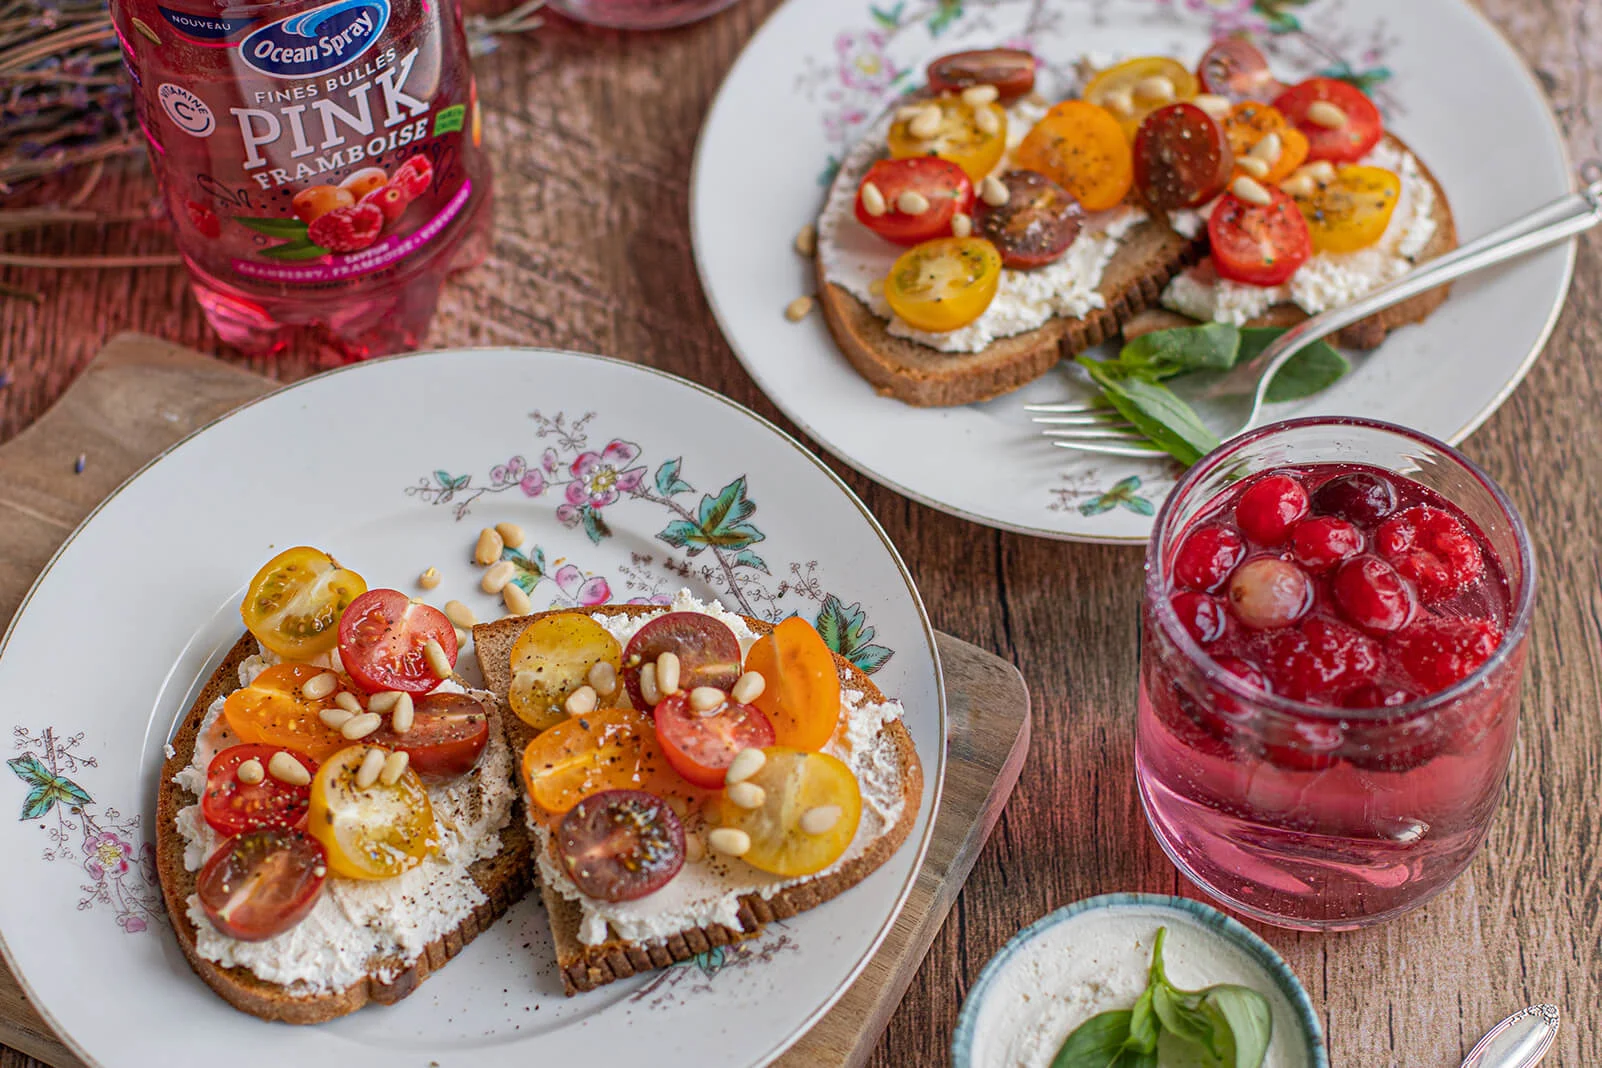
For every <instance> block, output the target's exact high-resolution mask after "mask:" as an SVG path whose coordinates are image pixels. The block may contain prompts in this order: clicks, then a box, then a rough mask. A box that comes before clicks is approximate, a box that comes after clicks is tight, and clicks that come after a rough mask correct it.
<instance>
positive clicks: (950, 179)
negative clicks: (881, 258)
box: [857, 156, 973, 245]
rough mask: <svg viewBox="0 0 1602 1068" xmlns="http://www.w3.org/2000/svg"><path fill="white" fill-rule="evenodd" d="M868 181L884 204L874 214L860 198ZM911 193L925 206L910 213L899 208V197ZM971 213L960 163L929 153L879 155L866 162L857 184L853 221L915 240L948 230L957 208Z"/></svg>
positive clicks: (893, 237)
mask: <svg viewBox="0 0 1602 1068" xmlns="http://www.w3.org/2000/svg"><path fill="white" fill-rule="evenodd" d="M869 182H872V183H873V185H874V186H875V187H876V188H877V189H878V190H879V193H880V195H881V196H883V197H884V203H885V210H884V213H883V214H882V215H874V214H872V213H871V212H869V211H868V209H867V208H866V207H865V206H864V205H863V202H862V188H863V187H864V186H866V185H867V184H868V183H869ZM905 193H916V194H918V196H920V197H922V198H923V199H924V202H925V203H926V204H928V208H927V209H926V210H924V211H921V212H919V213H917V214H916V215H912V214H908V213H907V212H905V211H902V210H901V207H900V203H901V197H902V195H903V194H905ZM959 211H960V212H962V213H963V214H965V215H967V214H972V213H973V182H972V181H970V180H969V178H968V175H967V173H966V172H965V171H963V169H962V168H961V167H959V166H957V165H956V164H955V163H952V162H951V161H950V160H946V159H938V158H936V157H934V156H913V157H910V158H908V159H882V160H879V161H878V162H877V163H875V164H874V165H873V166H872V167H870V168H868V173H867V174H865V175H863V177H862V185H861V186H858V188H857V221H858V222H860V223H862V225H863V226H866V227H867V228H868V229H870V230H872V231H873V232H874V233H876V234H878V235H879V236H880V237H882V238H884V239H885V240H886V241H894V242H895V243H896V244H898V245H917V244H921V243H923V242H925V241H928V240H930V239H932V238H936V237H948V236H950V234H951V217H952V216H953V215H956V214H957V212H959Z"/></svg>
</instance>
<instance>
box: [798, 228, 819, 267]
mask: <svg viewBox="0 0 1602 1068" xmlns="http://www.w3.org/2000/svg"><path fill="white" fill-rule="evenodd" d="M795 250H796V252H797V253H799V254H800V255H802V256H805V257H807V258H808V259H811V258H812V257H813V256H814V255H816V254H817V251H818V228H817V227H816V226H814V225H812V224H811V223H807V224H806V225H805V226H803V227H801V229H799V230H797V231H796V233H795Z"/></svg>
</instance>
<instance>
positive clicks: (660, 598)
mask: <svg viewBox="0 0 1602 1068" xmlns="http://www.w3.org/2000/svg"><path fill="white" fill-rule="evenodd" d="M628 603H629V604H672V603H673V598H671V597H669V596H668V595H667V594H665V593H658V594H655V595H653V596H650V597H631V598H629V602H628Z"/></svg>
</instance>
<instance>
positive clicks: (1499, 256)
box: [1024, 181, 1602, 457]
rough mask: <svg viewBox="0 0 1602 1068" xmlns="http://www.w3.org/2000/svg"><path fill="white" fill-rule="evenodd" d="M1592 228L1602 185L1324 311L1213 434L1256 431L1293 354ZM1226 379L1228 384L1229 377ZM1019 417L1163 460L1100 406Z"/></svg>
mask: <svg viewBox="0 0 1602 1068" xmlns="http://www.w3.org/2000/svg"><path fill="white" fill-rule="evenodd" d="M1598 222H1602V181H1596V182H1592V183H1591V184H1590V185H1588V186H1586V187H1585V188H1584V189H1582V190H1580V191H1579V192H1577V193H1569V194H1567V195H1565V196H1562V197H1559V198H1558V199H1557V200H1554V201H1552V202H1551V203H1550V204H1547V205H1546V206H1545V207H1541V208H1537V209H1536V210H1534V211H1532V212H1530V213H1529V214H1528V215H1525V216H1522V217H1520V218H1518V219H1516V220H1514V221H1513V222H1511V223H1508V224H1507V225H1506V226H1503V227H1501V228H1500V229H1497V230H1493V231H1491V232H1490V233H1488V234H1486V235H1485V236H1484V237H1481V238H1479V239H1477V240H1474V241H1470V242H1469V243H1468V244H1466V245H1463V246H1461V247H1460V248H1457V249H1455V250H1453V251H1452V252H1449V253H1447V254H1446V255H1444V256H1439V257H1437V258H1435V259H1433V260H1429V261H1427V262H1426V263H1424V264H1423V265H1422V266H1421V267H1419V268H1418V269H1416V270H1412V271H1409V272H1408V273H1407V274H1405V275H1403V276H1402V277H1400V278H1398V279H1396V281H1394V282H1390V283H1389V284H1387V285H1383V286H1380V287H1379V288H1378V289H1376V290H1374V291H1373V292H1372V293H1369V294H1368V295H1367V296H1365V297H1363V298H1361V299H1359V300H1356V301H1353V302H1352V303H1351V304H1348V305H1346V306H1344V307H1340V308H1331V309H1330V310H1329V311H1326V312H1321V313H1319V314H1318V315H1314V316H1312V317H1311V318H1308V319H1306V320H1304V321H1303V322H1301V323H1298V324H1297V325H1295V326H1293V327H1291V328H1290V329H1288V330H1286V331H1285V332H1284V333H1283V334H1281V335H1280V336H1279V337H1277V338H1275V339H1274V340H1273V341H1272V342H1270V343H1269V344H1268V345H1267V346H1265V347H1264V349H1263V351H1262V352H1261V353H1260V354H1259V355H1258V357H1257V358H1256V359H1255V360H1253V361H1252V363H1253V364H1254V365H1255V366H1257V367H1258V368H1260V370H1257V371H1255V372H1252V376H1253V379H1254V380H1255V388H1252V389H1251V390H1250V391H1249V392H1248V391H1246V390H1244V389H1243V390H1240V391H1239V392H1235V393H1233V394H1225V395H1222V396H1214V397H1211V398H1210V400H1211V401H1213V402H1216V403H1217V404H1218V406H1219V407H1220V408H1222V409H1224V412H1223V414H1224V415H1228V414H1229V410H1230V409H1233V410H1234V415H1233V417H1232V418H1230V419H1229V420H1228V421H1227V422H1221V425H1223V426H1226V427H1230V428H1232V429H1230V430H1229V431H1228V433H1224V434H1220V435H1219V437H1220V439H1221V440H1224V441H1227V440H1229V439H1230V438H1233V437H1237V436H1239V435H1241V434H1244V433H1245V432H1246V431H1248V430H1250V429H1252V427H1254V426H1256V425H1257V424H1258V422H1259V421H1260V420H1261V418H1262V414H1263V404H1264V401H1265V399H1266V398H1267V396H1268V387H1269V384H1270V383H1271V382H1272V381H1273V380H1274V375H1275V374H1277V373H1278V372H1279V369H1280V368H1281V367H1283V366H1285V364H1286V362H1287V361H1288V360H1289V359H1290V358H1291V357H1292V356H1294V355H1296V353H1297V352H1298V351H1300V350H1301V349H1303V348H1305V347H1306V346H1307V345H1310V344H1312V343H1313V342H1314V341H1317V340H1318V339H1319V338H1322V337H1325V336H1327V335H1329V334H1333V333H1335V332H1336V331H1337V330H1340V329H1341V328H1343V327H1346V326H1350V325H1351V324H1353V323H1355V322H1358V321H1360V320H1362V319H1366V318H1368V317H1369V316H1370V315H1373V314H1374V313H1375V312H1377V311H1379V310H1380V309H1382V308H1388V307H1390V306H1391V305H1392V304H1399V303H1401V302H1402V301H1404V300H1407V299H1409V298H1410V297H1415V296H1417V295H1419V294H1420V293H1424V292H1426V291H1428V290H1431V289H1434V288H1435V287H1437V286H1440V285H1444V284H1445V283H1447V282H1450V281H1452V280H1453V279H1454V278H1461V277H1462V276H1464V275H1466V274H1471V273H1473V272H1474V271H1478V270H1481V269H1483V268H1486V267H1490V266H1492V265H1494V264H1498V263H1502V262H1504V261H1506V260H1510V259H1513V258H1515V257H1518V256H1523V255H1525V254H1526V253H1530V252H1534V251H1536V250H1537V249H1543V248H1546V247H1547V246H1548V245H1555V244H1557V243H1558V242H1559V241H1564V240H1567V239H1568V238H1571V237H1574V236H1575V235H1577V234H1580V233H1583V232H1585V231H1586V230H1589V229H1590V228H1591V227H1593V226H1595V225H1596V224H1597V223H1598ZM1237 370H1238V369H1237ZM1231 377H1232V378H1233V377H1234V375H1233V373H1232V374H1231ZM1024 410H1025V411H1028V412H1032V413H1034V421H1035V422H1036V423H1042V424H1045V425H1046V426H1047V429H1046V430H1044V431H1042V433H1043V434H1045V435H1046V436H1047V437H1049V438H1051V439H1052V444H1053V445H1056V446H1058V447H1059V448H1064V449H1077V450H1079V451H1080V452H1094V453H1105V454H1107V455H1111V456H1136V457H1146V456H1160V455H1164V453H1163V452H1162V450H1161V449H1159V448H1158V447H1157V446H1155V445H1153V444H1152V443H1151V442H1150V441H1148V440H1147V439H1146V437H1145V436H1144V435H1143V434H1141V433H1140V431H1139V430H1136V429H1135V427H1134V425H1133V424H1131V423H1129V422H1126V421H1125V420H1124V418H1123V416H1121V415H1119V413H1118V412H1117V411H1116V410H1115V409H1113V408H1112V407H1110V406H1107V405H1102V404H1071V403H1064V404H1028V405H1025V406H1024ZM1214 410H1217V409H1216V408H1215V409H1214Z"/></svg>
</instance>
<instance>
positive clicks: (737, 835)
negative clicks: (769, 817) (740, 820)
mask: <svg viewBox="0 0 1602 1068" xmlns="http://www.w3.org/2000/svg"><path fill="white" fill-rule="evenodd" d="M706 844H707V845H708V846H710V847H711V848H712V849H714V850H716V851H717V852H719V853H722V854H723V855H724V856H726V857H743V856H745V855H746V854H747V853H749V852H751V836H750V835H749V834H746V833H745V832H744V831H742V830H740V828H738V827H719V828H718V829H717V830H715V831H713V832H712V833H711V834H709V835H707V836H706Z"/></svg>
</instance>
